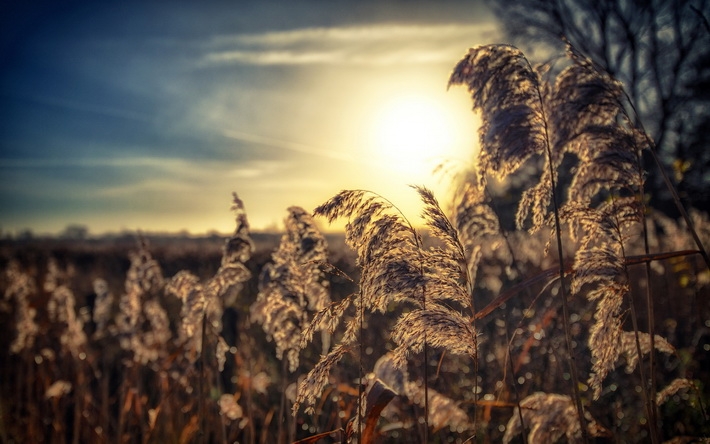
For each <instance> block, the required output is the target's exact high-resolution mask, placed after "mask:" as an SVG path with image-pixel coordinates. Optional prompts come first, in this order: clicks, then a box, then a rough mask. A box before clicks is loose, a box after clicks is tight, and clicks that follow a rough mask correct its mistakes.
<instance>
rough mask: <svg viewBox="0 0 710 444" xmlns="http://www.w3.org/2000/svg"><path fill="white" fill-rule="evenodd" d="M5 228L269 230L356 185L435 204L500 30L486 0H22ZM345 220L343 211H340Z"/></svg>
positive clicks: (1, 40) (12, 49) (3, 108)
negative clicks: (428, 194)
mask: <svg viewBox="0 0 710 444" xmlns="http://www.w3.org/2000/svg"><path fill="white" fill-rule="evenodd" d="M6 3H16V4H10V5H8V4H6V5H5V6H2V7H0V8H2V9H3V10H0V17H2V18H0V232H2V233H10V234H12V233H18V232H20V231H22V230H25V229H29V230H31V231H32V232H34V233H36V234H49V233H58V232H61V231H62V230H63V229H65V228H66V227H67V226H69V225H72V224H80V225H84V226H86V227H88V228H89V231H90V233H92V234H102V233H115V232H122V231H137V230H140V231H144V232H157V231H163V232H164V231H170V232H176V231H180V230H186V231H188V232H190V233H193V234H199V233H205V232H208V231H212V230H216V231H218V232H221V233H228V232H231V231H232V230H233V228H234V226H233V221H234V220H233V218H232V215H231V214H230V212H229V208H230V206H231V195H232V192H236V193H237V194H238V195H239V197H240V198H241V199H242V200H243V201H244V204H245V207H246V211H247V215H248V218H249V221H250V223H251V226H252V228H253V229H255V230H267V229H279V228H280V227H281V226H282V220H283V218H284V217H285V216H286V211H287V208H288V207H290V206H292V205H297V206H301V207H303V208H305V209H307V210H309V211H311V210H312V209H313V208H315V207H316V206H317V205H319V204H321V203H323V202H325V201H326V200H327V199H329V198H330V197H332V196H334V195H335V194H336V193H338V192H339V191H340V190H342V189H367V190H371V191H373V192H376V193H378V194H380V195H382V196H384V197H386V198H387V199H389V200H390V201H392V202H393V203H394V204H395V205H396V206H397V207H398V208H400V209H401V210H402V212H403V213H404V214H405V216H407V217H409V218H411V219H413V220H414V219H416V217H417V215H418V213H419V210H420V207H419V205H418V202H417V198H416V195H415V193H414V191H413V190H412V189H411V188H410V187H409V185H423V186H427V187H429V188H431V189H432V190H433V191H434V192H435V193H436V194H437V197H439V199H440V201H441V202H442V204H444V203H445V202H446V199H447V197H448V195H449V194H448V185H447V184H448V183H449V181H450V177H449V176H445V175H441V174H438V175H436V174H433V173H432V171H433V169H434V167H435V166H436V165H438V164H439V163H442V162H443V163H445V164H447V165H449V166H453V167H454V169H456V168H459V169H461V168H463V167H464V166H466V165H468V164H469V163H470V162H471V161H472V159H473V157H474V150H475V146H476V140H477V133H476V131H477V123H476V122H477V119H476V116H475V115H474V114H473V113H472V111H471V102H470V98H469V95H468V93H467V92H466V90H465V89H463V88H461V87H457V88H452V89H447V81H448V76H449V74H450V72H451V70H452V69H453V67H454V65H455V64H456V63H457V62H458V60H460V59H461V57H462V56H463V55H464V54H465V53H466V51H467V50H468V48H469V47H472V46H476V45H479V44H486V43H495V42H497V36H498V35H499V32H498V29H497V25H496V23H495V22H494V21H493V18H492V15H491V13H490V11H488V10H487V9H486V8H485V7H484V6H483V5H482V4H481V3H480V2H478V1H375V0H358V1H355V0H349V1H343V0H333V1H324V0H311V1H304V0H296V1H293V0H290V1H276V0H271V1H231V2H226V1H223V2H209V1H205V2H182V1H179V0H178V1H170V2H168V1H152V2H151V1H141V2H132V1H121V2H114V1H63V2H55V1H51V2H46V3H43V2H37V1H34V2H33V1H29V2H6ZM325 228H327V226H325Z"/></svg>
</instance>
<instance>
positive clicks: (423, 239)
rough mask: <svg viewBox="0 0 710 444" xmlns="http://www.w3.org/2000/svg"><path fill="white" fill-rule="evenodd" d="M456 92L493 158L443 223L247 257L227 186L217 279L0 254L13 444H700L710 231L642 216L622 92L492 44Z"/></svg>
mask: <svg viewBox="0 0 710 444" xmlns="http://www.w3.org/2000/svg"><path fill="white" fill-rule="evenodd" d="M449 86H463V87H464V88H466V90H467V91H468V92H469V93H470V95H471V98H472V102H473V110H474V111H475V112H476V113H478V114H479V116H480V118H481V122H482V124H481V127H480V129H479V147H478V148H477V151H476V152H475V156H474V157H475V165H474V167H473V168H471V169H469V170H467V171H464V172H462V174H459V175H457V176H456V177H454V178H453V181H454V185H455V186H454V188H455V192H454V193H453V194H452V195H451V196H448V197H449V198H450V205H447V206H445V205H441V204H440V203H439V201H438V200H437V198H436V197H435V196H434V195H433V193H432V192H431V191H429V190H428V189H427V188H426V187H423V186H413V187H412V192H413V193H416V194H418V196H419V198H420V200H421V207H422V212H421V213H422V214H421V215H422V220H423V221H424V223H423V225H422V226H421V227H419V226H417V225H416V224H414V223H413V222H412V221H411V220H410V219H408V218H407V217H406V216H405V215H404V214H403V213H402V212H401V211H400V210H399V209H398V208H397V206H396V203H394V202H391V201H389V200H388V199H387V198H386V197H385V196H381V195H379V194H377V193H375V192H373V191H368V190H344V191H341V192H339V193H337V194H336V195H335V196H334V197H332V198H331V199H329V200H327V201H326V202H324V203H323V204H322V205H320V206H318V207H317V208H315V210H314V211H313V213H312V214H311V212H310V211H307V210H305V209H303V208H300V207H290V208H288V210H287V213H288V215H287V217H286V219H285V233H284V234H283V235H282V236H281V238H280V242H274V243H273V245H276V248H275V249H273V250H271V247H269V248H265V249H263V250H262V251H255V246H254V240H253V237H254V233H251V232H250V228H249V224H248V220H247V214H246V210H245V205H244V203H243V202H242V201H241V200H240V199H239V197H238V196H237V195H236V194H234V196H233V200H232V210H233V212H234V215H235V226H236V227H235V231H234V233H233V234H232V235H231V236H230V237H229V238H228V239H227V240H226V242H225V243H224V245H223V246H222V248H221V251H220V252H219V253H218V254H216V255H215V262H214V264H213V265H205V263H203V264H201V265H202V266H203V267H205V268H203V269H202V271H203V272H202V273H199V272H198V271H197V270H195V269H184V268H181V267H176V266H174V265H173V266H166V264H165V262H168V261H167V260H166V258H165V257H162V260H159V257H158V256H159V255H158V254H156V248H155V247H154V246H152V245H150V244H149V242H148V241H147V240H146V239H144V238H142V237H141V238H140V239H139V242H138V246H137V248H134V249H133V251H132V252H131V254H130V255H129V257H128V258H127V259H125V260H124V261H123V262H122V264H123V265H122V266H121V267H118V268H120V270H117V269H115V268H116V267H114V268H113V269H107V268H105V267H104V268H102V267H96V268H88V269H86V268H84V267H82V266H80V265H79V261H77V260H74V261H72V260H71V259H70V258H69V257H68V255H67V253H66V251H65V250H62V249H54V250H52V251H51V252H46V251H43V250H41V249H37V250H34V249H31V248H29V247H28V246H27V245H26V244H18V245H17V246H15V247H13V246H11V245H3V248H2V249H0V252H1V253H2V256H1V257H0V259H1V260H2V262H1V263H0V265H2V267H3V269H4V273H3V276H2V282H1V283H0V284H1V288H2V289H3V292H4V293H3V297H2V299H1V300H0V329H1V330H2V331H1V332H0V337H2V338H3V339H2V342H0V362H2V366H1V368H0V370H1V371H2V374H1V375H0V389H1V390H2V396H0V441H2V442H46V441H51V442H181V443H182V442H185V443H187V442H235V441H239V442H249V443H256V442H259V443H270V442H296V443H312V442H317V441H318V440H331V441H335V442H359V443H372V442H460V443H463V442H499V441H502V442H506V443H512V442H526V443H536V442H556V441H560V440H566V441H567V442H620V443H621V442H624V443H626V442H628V443H631V442H658V443H660V442H697V441H701V442H702V440H707V439H708V437H709V436H710V428H709V427H708V424H709V423H710V421H708V418H707V414H706V410H705V406H706V404H707V401H708V399H710V392H709V384H708V382H709V380H710V372H709V371H708V370H707V369H708V368H710V358H708V350H710V264H709V263H708V262H710V261H708V255H707V252H706V250H705V248H704V247H703V245H708V242H710V221H709V220H708V218H707V214H704V213H702V212H699V211H694V210H691V211H685V209H684V208H683V207H682V204H681V202H680V199H679V198H676V203H677V205H678V206H679V208H680V209H681V211H680V212H681V213H682V214H683V215H684V217H683V220H681V221H675V220H672V219H670V218H669V217H667V216H664V215H663V214H660V213H658V212H657V211H655V210H654V209H653V208H650V207H649V206H648V202H649V199H648V196H646V190H645V184H644V181H645V178H646V177H647V176H648V175H649V174H665V173H664V172H663V171H659V170H657V166H655V165H646V164H644V156H643V154H644V153H650V154H651V156H650V157H651V158H653V154H654V152H655V149H654V147H653V145H652V142H651V141H650V139H649V138H648V137H647V136H646V133H645V131H644V130H643V128H642V127H641V126H639V124H638V123H637V122H638V120H639V119H637V118H636V117H635V114H634V104H633V103H631V102H630V100H629V98H628V95H627V94H626V93H625V90H624V85H622V84H620V83H619V82H617V81H616V80H615V79H614V78H612V77H611V76H610V75H608V74H607V73H605V72H603V71H602V70H600V69H599V68H598V67H597V66H595V65H594V64H593V63H592V62H590V61H589V60H587V59H585V58H584V57H583V56H581V55H580V54H579V53H577V52H576V51H575V50H574V48H572V47H569V48H568V51H567V54H566V56H565V57H564V58H562V59H558V60H554V61H551V62H549V63H546V64H543V65H532V64H531V63H530V62H529V61H528V59H527V58H526V57H525V55H524V54H523V53H522V52H521V51H520V50H518V49H517V48H515V47H512V46H509V45H485V46H479V47H476V48H473V49H471V50H469V52H468V53H467V54H466V55H465V56H464V57H463V59H462V60H461V61H460V62H459V63H458V64H456V66H455V67H454V69H453V72H452V74H451V77H450V81H449ZM671 182H672V180H671V178H670V177H668V185H669V187H670V188H671V190H672V183H671ZM447 201H449V199H447ZM336 219H343V220H345V221H346V228H345V233H344V240H345V244H346V245H347V250H346V249H345V247H340V248H334V247H333V242H329V240H330V239H332V237H331V238H327V237H326V235H324V234H322V232H321V230H320V229H319V223H320V221H325V222H332V221H334V220H336ZM335 250H338V251H335ZM113 254H114V255H115V254H116V253H115V251H114V252H113ZM205 262H206V261H205ZM96 263H98V262H96ZM96 263H94V265H96ZM111 263H113V262H111ZM205 269H207V270H209V273H204V270H205ZM165 270H171V271H168V272H166V271H165ZM116 282H118V283H119V284H118V285H117V284H116ZM87 295H89V296H87ZM272 381H279V382H280V383H278V384H272ZM289 403H290V405H289Z"/></svg>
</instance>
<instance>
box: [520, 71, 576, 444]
mask: <svg viewBox="0 0 710 444" xmlns="http://www.w3.org/2000/svg"><path fill="white" fill-rule="evenodd" d="M531 69H532V68H531ZM537 93H538V97H539V100H540V104H541V108H542V104H543V103H544V102H543V100H542V93H541V92H540V89H539V88H537ZM542 113H543V119H542V121H543V127H544V130H545V150H546V153H547V159H548V161H547V164H548V166H549V172H550V191H551V192H552V205H553V209H554V212H555V234H556V236H555V237H556V239H557V254H558V256H559V276H560V295H561V298H562V317H563V320H564V331H565V342H566V343H567V352H568V357H569V367H570V376H571V379H572V392H573V394H574V402H575V406H576V407H577V416H578V417H579V426H580V429H581V431H582V440H583V441H584V442H585V443H588V442H589V434H588V432H587V422H586V420H585V419H584V410H582V398H581V396H580V394H579V387H578V384H579V377H578V376H577V363H576V358H575V356H574V352H573V350H572V334H571V333H570V321H569V307H568V304H567V289H566V287H565V281H564V279H565V265H564V250H563V248H562V224H561V223H560V210H559V206H558V203H557V189H556V188H557V183H556V182H555V172H554V166H553V160H552V148H551V147H550V134H549V132H548V128H547V118H546V117H545V116H544V113H545V110H544V108H543V109H542Z"/></svg>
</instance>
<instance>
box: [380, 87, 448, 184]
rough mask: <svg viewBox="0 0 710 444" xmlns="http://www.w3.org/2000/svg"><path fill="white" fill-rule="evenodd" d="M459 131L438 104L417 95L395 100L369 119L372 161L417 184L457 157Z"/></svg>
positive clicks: (444, 108)
mask: <svg viewBox="0 0 710 444" xmlns="http://www.w3.org/2000/svg"><path fill="white" fill-rule="evenodd" d="M459 131H460V128H459V127H457V122H456V119H455V118H454V116H453V115H452V112H451V111H450V110H449V109H448V108H447V107H446V106H445V104H444V103H442V102H441V101H438V100H436V99H433V98H429V97H426V96H417V95H408V96H400V97H396V98H393V99H390V100H388V101H386V102H385V103H383V104H382V106H381V107H380V108H379V109H378V110H377V111H376V112H375V113H374V115H373V120H372V127H371V129H370V138H371V140H370V143H369V145H370V146H369V148H370V151H371V153H372V156H373V159H372V160H373V161H374V162H376V163H378V164H379V165H385V166H386V169H388V170H391V171H395V172H398V173H404V174H406V175H407V176H409V177H410V178H411V179H414V180H417V181H419V180H422V179H425V178H427V177H428V176H430V175H431V173H432V171H433V170H434V168H435V167H436V166H437V165H438V164H440V163H441V162H442V161H444V160H448V159H449V158H451V157H452V156H455V155H456V154H457V153H456V151H457V149H458V145H459V141H458V140H457V138H458V135H459Z"/></svg>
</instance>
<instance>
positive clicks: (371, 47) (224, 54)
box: [200, 24, 496, 66]
mask: <svg viewBox="0 0 710 444" xmlns="http://www.w3.org/2000/svg"><path fill="white" fill-rule="evenodd" d="M495 32H496V28H495V25H493V24H472V25H461V24H445V25H399V24H397V25H394V24H388V25H372V26H353V27H337V28H304V29H296V30H289V31H278V32H265V33H261V34H244V35H233V36H220V37H217V38H214V39H213V40H212V41H211V42H210V43H209V44H208V45H207V51H206V53H205V54H204V56H203V57H202V60H201V62H200V64H201V65H202V66H213V65H223V64H247V65H311V64H338V65H343V64H345V65H362V66H389V65H394V64H402V63H406V64H427V63H444V62H446V63H448V62H450V61H451V56H452V54H454V55H455V54H459V53H460V52H461V42H474V41H480V40H481V39H482V36H485V35H489V34H490V35H492V34H494V33H495Z"/></svg>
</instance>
